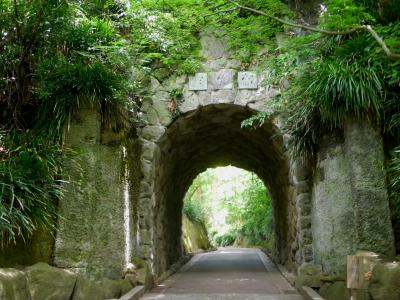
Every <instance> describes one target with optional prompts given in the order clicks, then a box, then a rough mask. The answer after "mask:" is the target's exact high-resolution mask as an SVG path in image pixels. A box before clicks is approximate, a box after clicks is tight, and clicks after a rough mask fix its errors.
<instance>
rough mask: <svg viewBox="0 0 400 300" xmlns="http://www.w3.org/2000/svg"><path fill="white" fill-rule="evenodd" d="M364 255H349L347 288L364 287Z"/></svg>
mask: <svg viewBox="0 0 400 300" xmlns="http://www.w3.org/2000/svg"><path fill="white" fill-rule="evenodd" d="M362 264H363V257H362V256H357V255H348V256H347V288H349V289H362V288H363V286H364V275H363V267H362Z"/></svg>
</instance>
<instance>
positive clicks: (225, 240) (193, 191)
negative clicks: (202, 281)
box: [182, 166, 275, 254]
mask: <svg viewBox="0 0 400 300" xmlns="http://www.w3.org/2000/svg"><path fill="white" fill-rule="evenodd" d="M182 237H183V245H184V250H185V253H195V252H196V251H199V250H203V249H210V248H212V247H231V246H233V247H245V248H247V247H261V248H263V249H265V250H267V251H268V252H269V253H271V254H273V253H274V251H275V249H274V247H273V246H274V244H273V242H274V236H273V230H272V206H271V199H270V196H269V191H268V189H267V188H266V186H265V183H264V182H263V181H262V180H261V179H260V178H259V177H258V176H257V175H255V174H254V173H252V172H248V171H246V170H243V169H238V168H235V167H233V166H227V167H218V168H209V169H207V170H206V171H205V172H203V173H201V174H199V175H198V176H197V177H196V178H195V179H194V181H193V183H192V185H191V186H190V187H189V189H188V191H187V192H186V195H185V198H184V206H183V216H182Z"/></svg>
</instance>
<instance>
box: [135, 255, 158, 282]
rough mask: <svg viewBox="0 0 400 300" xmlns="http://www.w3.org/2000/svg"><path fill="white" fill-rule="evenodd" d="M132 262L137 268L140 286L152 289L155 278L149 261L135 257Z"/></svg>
mask: <svg viewBox="0 0 400 300" xmlns="http://www.w3.org/2000/svg"><path fill="white" fill-rule="evenodd" d="M132 262H133V264H134V265H135V266H136V267H137V271H136V273H137V282H138V284H140V285H144V286H145V287H146V288H150V287H151V286H152V285H153V276H152V273H151V270H150V268H149V264H148V263H147V261H145V260H143V259H140V258H137V257H134V258H132Z"/></svg>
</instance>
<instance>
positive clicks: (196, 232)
mask: <svg viewBox="0 0 400 300" xmlns="http://www.w3.org/2000/svg"><path fill="white" fill-rule="evenodd" d="M182 238H183V246H184V250H185V252H186V253H196V252H197V251H199V250H201V249H202V250H207V249H209V248H211V244H210V241H209V240H208V236H207V231H206V229H205V227H204V225H203V224H198V223H195V222H192V221H190V220H189V219H188V218H187V217H186V216H185V215H184V216H183V218H182Z"/></svg>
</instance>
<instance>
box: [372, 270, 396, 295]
mask: <svg viewBox="0 0 400 300" xmlns="http://www.w3.org/2000/svg"><path fill="white" fill-rule="evenodd" d="M370 293H371V296H372V299H373V300H389V299H400V263H399V262H393V263H386V264H382V263H380V264H377V265H376V266H375V267H374V269H373V270H372V279H371V285H370Z"/></svg>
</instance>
